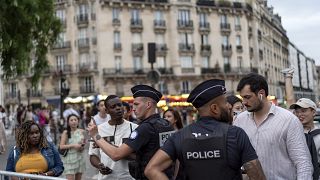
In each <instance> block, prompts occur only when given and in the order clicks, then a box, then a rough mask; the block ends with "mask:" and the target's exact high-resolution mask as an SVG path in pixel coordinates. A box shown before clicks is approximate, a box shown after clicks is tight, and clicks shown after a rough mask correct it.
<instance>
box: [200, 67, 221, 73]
mask: <svg viewBox="0 0 320 180" xmlns="http://www.w3.org/2000/svg"><path fill="white" fill-rule="evenodd" d="M220 72H221V69H220V68H201V74H214V73H220Z"/></svg>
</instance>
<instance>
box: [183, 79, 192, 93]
mask: <svg viewBox="0 0 320 180" xmlns="http://www.w3.org/2000/svg"><path fill="white" fill-rule="evenodd" d="M181 86H182V87H181V93H182V94H187V93H190V88H191V86H190V82H189V81H182V83H181Z"/></svg>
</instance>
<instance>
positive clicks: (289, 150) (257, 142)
mask: <svg viewBox="0 0 320 180" xmlns="http://www.w3.org/2000/svg"><path fill="white" fill-rule="evenodd" d="M237 91H239V92H240V95H241V97H242V98H243V104H244V105H245V106H246V108H247V111H245V112H243V113H241V114H239V115H238V116H237V118H236V120H235V121H234V125H236V126H239V127H241V128H242V129H244V130H245V132H246V133H247V134H248V136H249V139H250V141H251V144H252V146H253V147H254V149H255V150H256V152H257V155H258V157H259V160H260V162H261V166H262V169H263V171H264V173H265V175H266V178H267V179H268V180H294V179H298V180H309V179H310V180H311V179H312V173H313V166H312V162H311V157H310V153H309V150H308V147H307V144H306V139H305V136H304V133H303V127H302V125H301V123H300V122H299V120H298V118H297V117H296V116H295V115H294V114H292V113H291V112H290V111H288V110H285V109H283V108H281V107H278V106H275V105H274V104H272V103H270V102H269V100H268V98H267V96H268V84H267V81H266V80H265V78H264V77H263V76H261V75H259V74H256V73H250V74H248V75H246V76H245V77H243V78H242V79H241V80H240V82H239V84H238V87H237Z"/></svg>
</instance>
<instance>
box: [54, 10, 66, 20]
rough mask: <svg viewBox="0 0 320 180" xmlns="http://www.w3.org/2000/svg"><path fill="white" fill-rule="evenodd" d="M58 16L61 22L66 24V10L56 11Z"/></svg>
mask: <svg viewBox="0 0 320 180" xmlns="http://www.w3.org/2000/svg"><path fill="white" fill-rule="evenodd" d="M56 16H57V18H59V19H60V21H62V22H64V21H65V20H66V11H65V10H64V9H59V10H57V11H56Z"/></svg>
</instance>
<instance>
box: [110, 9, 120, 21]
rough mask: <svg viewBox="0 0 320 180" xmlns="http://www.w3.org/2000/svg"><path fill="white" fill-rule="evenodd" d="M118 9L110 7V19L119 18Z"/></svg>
mask: <svg viewBox="0 0 320 180" xmlns="http://www.w3.org/2000/svg"><path fill="white" fill-rule="evenodd" d="M119 15H120V9H119V8H113V9H112V20H119V19H120V17H119Z"/></svg>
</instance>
